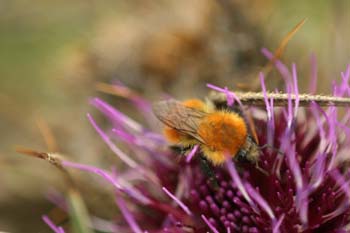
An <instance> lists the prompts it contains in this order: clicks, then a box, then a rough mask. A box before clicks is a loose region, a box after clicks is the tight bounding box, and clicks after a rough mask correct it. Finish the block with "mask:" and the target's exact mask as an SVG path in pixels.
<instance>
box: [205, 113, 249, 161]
mask: <svg viewBox="0 0 350 233" xmlns="http://www.w3.org/2000/svg"><path fill="white" fill-rule="evenodd" d="M198 135H199V136H200V137H201V139H202V140H203V142H204V145H203V146H202V147H201V149H202V150H203V152H204V155H205V156H206V157H207V159H208V160H210V161H211V162H212V163H213V164H214V165H219V164H222V163H223V162H225V159H226V158H225V155H226V154H228V155H231V156H232V157H233V156H235V155H236V154H237V153H238V151H239V150H240V149H241V147H242V146H243V144H244V143H245V141H246V138H247V127H246V123H245V122H244V120H243V118H242V117H240V116H239V115H238V114H236V113H233V112H223V111H218V112H214V113H211V114H208V115H207V116H206V117H204V118H203V120H202V121H201V123H200V125H199V127H198Z"/></svg>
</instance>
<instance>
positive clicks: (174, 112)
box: [153, 99, 207, 143]
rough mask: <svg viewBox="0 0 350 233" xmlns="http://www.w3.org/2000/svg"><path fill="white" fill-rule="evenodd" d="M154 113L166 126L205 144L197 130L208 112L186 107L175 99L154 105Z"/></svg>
mask: <svg viewBox="0 0 350 233" xmlns="http://www.w3.org/2000/svg"><path fill="white" fill-rule="evenodd" d="M153 112H154V114H155V116H156V117H157V118H158V119H159V120H160V121H161V122H163V123H164V124H165V125H167V126H169V127H171V128H173V129H176V130H178V131H179V132H181V133H183V134H187V135H190V136H192V137H193V138H195V139H197V140H198V141H200V142H201V143H203V140H202V139H201V138H200V137H199V135H198V133H197V129H198V126H199V124H200V121H201V119H202V118H203V117H204V116H206V115H207V113H206V112H203V111H200V110H197V109H194V108H189V107H186V106H184V105H183V104H182V103H181V102H179V101H176V100H173V99H171V100H165V101H159V102H157V103H155V104H153Z"/></svg>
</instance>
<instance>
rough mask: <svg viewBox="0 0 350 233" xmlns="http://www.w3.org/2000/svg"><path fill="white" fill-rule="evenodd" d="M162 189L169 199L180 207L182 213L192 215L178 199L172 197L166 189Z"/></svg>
mask: <svg viewBox="0 0 350 233" xmlns="http://www.w3.org/2000/svg"><path fill="white" fill-rule="evenodd" d="M162 189H163V191H164V192H165V193H166V194H167V195H168V196H169V197H170V198H171V199H173V200H174V201H175V202H176V203H177V204H178V205H179V206H180V207H181V209H182V210H183V211H185V213H186V214H188V215H192V212H191V211H190V209H189V208H188V207H187V206H186V205H185V204H184V203H183V202H182V201H181V200H180V199H178V198H177V197H175V195H173V194H172V193H171V192H170V191H169V190H168V189H167V188H165V187H163V188H162Z"/></svg>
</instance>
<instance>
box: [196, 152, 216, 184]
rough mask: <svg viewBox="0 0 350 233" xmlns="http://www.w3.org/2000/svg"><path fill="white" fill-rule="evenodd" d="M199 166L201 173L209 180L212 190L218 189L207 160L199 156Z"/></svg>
mask: <svg viewBox="0 0 350 233" xmlns="http://www.w3.org/2000/svg"><path fill="white" fill-rule="evenodd" d="M200 166H201V169H202V171H203V173H204V174H205V175H206V176H207V177H208V178H209V182H210V184H211V185H212V187H213V188H215V189H217V188H219V184H218V181H217V179H216V177H215V173H214V171H213V169H212V168H211V167H210V164H209V162H208V160H206V159H205V158H204V157H203V156H200Z"/></svg>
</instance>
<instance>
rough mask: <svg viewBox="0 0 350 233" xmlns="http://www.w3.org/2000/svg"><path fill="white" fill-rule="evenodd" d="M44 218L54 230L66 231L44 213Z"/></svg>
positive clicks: (60, 232) (56, 232) (58, 231)
mask: <svg viewBox="0 0 350 233" xmlns="http://www.w3.org/2000/svg"><path fill="white" fill-rule="evenodd" d="M42 220H43V221H44V222H45V223H46V224H47V225H48V226H49V227H50V228H51V230H53V231H54V232H55V233H65V231H64V229H63V228H62V227H58V226H56V225H55V224H54V223H53V222H52V221H51V219H50V218H49V217H48V216H46V215H43V216H42Z"/></svg>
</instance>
